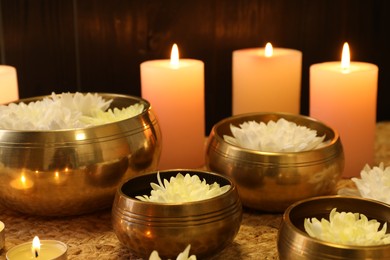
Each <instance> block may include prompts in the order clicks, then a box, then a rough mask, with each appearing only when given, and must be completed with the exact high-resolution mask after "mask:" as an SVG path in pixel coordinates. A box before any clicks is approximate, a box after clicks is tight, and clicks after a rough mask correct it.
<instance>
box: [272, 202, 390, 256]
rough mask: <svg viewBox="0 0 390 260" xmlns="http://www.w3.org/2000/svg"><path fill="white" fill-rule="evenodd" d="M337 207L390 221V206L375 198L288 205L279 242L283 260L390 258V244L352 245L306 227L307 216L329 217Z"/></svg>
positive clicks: (369, 217) (280, 254)
mask: <svg viewBox="0 0 390 260" xmlns="http://www.w3.org/2000/svg"><path fill="white" fill-rule="evenodd" d="M333 208H337V211H338V212H342V211H344V212H353V213H360V214H364V215H365V216H366V217H367V218H368V219H376V220H378V221H379V222H381V223H382V224H383V223H386V222H387V223H389V222H390V206H389V205H388V204H385V203H381V202H378V201H374V200H369V199H363V198H357V197H343V196H321V197H316V198H310V199H306V200H302V201H299V202H297V203H294V204H293V205H291V206H290V207H289V208H287V209H286V211H285V213H284V215H283V220H282V223H281V226H280V228H279V232H278V241H277V247H278V253H279V258H280V260H289V259H291V260H336V259H337V260H350V259H357V260H359V259H360V260H363V259H372V260H382V259H390V244H387V245H378V246H348V245H340V244H335V243H331V242H326V241H321V240H319V239H316V238H312V237H310V236H309V235H308V234H307V233H306V231H305V229H304V227H303V223H304V219H305V218H317V219H319V220H320V219H321V218H325V219H329V213H330V211H331V210H332V209H333ZM387 232H388V231H387Z"/></svg>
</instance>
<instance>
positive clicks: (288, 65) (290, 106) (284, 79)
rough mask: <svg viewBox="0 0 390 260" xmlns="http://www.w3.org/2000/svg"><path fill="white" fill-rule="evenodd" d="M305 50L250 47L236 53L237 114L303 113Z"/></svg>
mask: <svg viewBox="0 0 390 260" xmlns="http://www.w3.org/2000/svg"><path fill="white" fill-rule="evenodd" d="M301 72H302V52H301V51H298V50H293V49H286V48H273V47H272V45H271V44H270V43H268V44H267V46H266V47H265V48H249V49H242V50H236V51H234V52H233V75H232V76H233V115H237V114H242V113H250V112H287V113H292V114H299V109H300V95H301Z"/></svg>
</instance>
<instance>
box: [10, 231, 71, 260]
mask: <svg viewBox="0 0 390 260" xmlns="http://www.w3.org/2000/svg"><path fill="white" fill-rule="evenodd" d="M37 240H38V242H37ZM67 251H68V247H67V246H66V244H65V243H63V242H61V241H57V240H39V238H38V237H36V238H34V240H33V242H27V243H23V244H20V245H17V246H15V247H13V248H11V249H10V250H9V251H8V252H7V255H6V258H7V260H26V259H37V260H65V259H67Z"/></svg>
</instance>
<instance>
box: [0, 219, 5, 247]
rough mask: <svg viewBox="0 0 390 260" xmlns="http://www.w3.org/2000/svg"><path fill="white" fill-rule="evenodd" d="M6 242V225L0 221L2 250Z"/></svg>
mask: <svg viewBox="0 0 390 260" xmlns="http://www.w3.org/2000/svg"><path fill="white" fill-rule="evenodd" d="M4 243H5V225H4V223H3V222H1V221H0V250H1V249H2V248H3V247H4Z"/></svg>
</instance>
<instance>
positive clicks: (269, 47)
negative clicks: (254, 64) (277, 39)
mask: <svg viewBox="0 0 390 260" xmlns="http://www.w3.org/2000/svg"><path fill="white" fill-rule="evenodd" d="M273 52H274V50H273V48H272V44H271V43H269V42H268V43H267V44H266V45H265V54H264V55H265V57H272V54H273Z"/></svg>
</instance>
